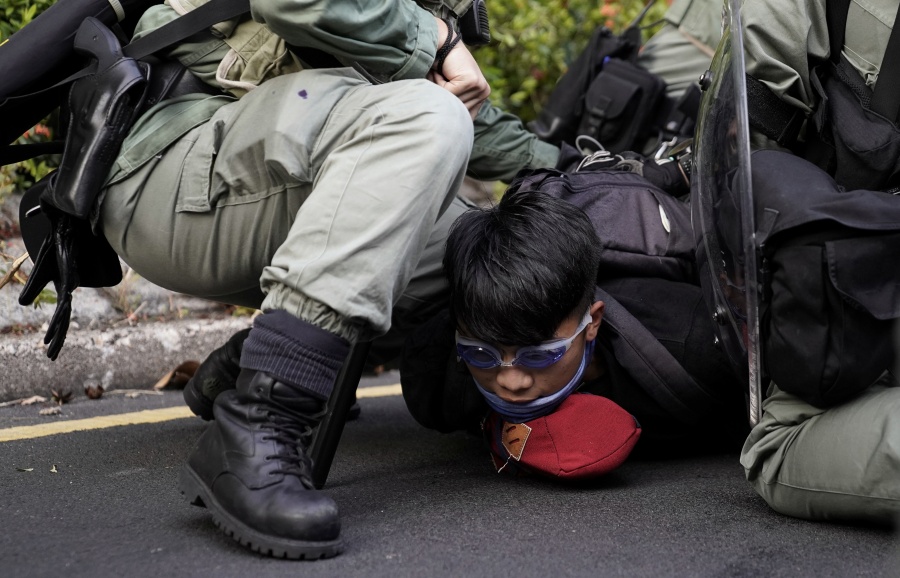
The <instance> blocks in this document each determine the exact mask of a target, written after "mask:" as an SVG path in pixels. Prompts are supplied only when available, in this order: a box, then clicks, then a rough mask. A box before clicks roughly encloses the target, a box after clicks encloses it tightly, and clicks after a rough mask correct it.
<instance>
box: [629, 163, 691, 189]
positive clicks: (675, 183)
mask: <svg viewBox="0 0 900 578" xmlns="http://www.w3.org/2000/svg"><path fill="white" fill-rule="evenodd" d="M620 156H621V157H622V158H623V159H625V161H626V162H629V164H631V166H632V170H631V172H634V173H638V174H639V175H641V176H643V177H644V178H645V179H647V180H648V181H650V182H651V183H653V184H654V185H656V186H657V187H659V188H660V189H662V190H663V191H665V192H667V193H669V194H670V195H672V196H673V197H680V196H682V195H686V194H688V193H690V192H691V184H690V182H689V181H688V178H687V175H685V174H684V172H683V171H682V169H681V167H680V166H679V164H678V162H677V161H674V160H667V161H666V162H664V163H662V164H659V163H658V162H657V161H656V160H654V159H651V158H647V157H645V156H643V155H641V154H638V153H635V152H624V153H621V154H620Z"/></svg>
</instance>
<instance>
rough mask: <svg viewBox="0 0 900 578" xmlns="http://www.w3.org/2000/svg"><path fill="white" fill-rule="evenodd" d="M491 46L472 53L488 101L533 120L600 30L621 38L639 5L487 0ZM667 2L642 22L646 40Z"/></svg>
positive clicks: (634, 1)
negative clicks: (487, 86) (483, 79)
mask: <svg viewBox="0 0 900 578" xmlns="http://www.w3.org/2000/svg"><path fill="white" fill-rule="evenodd" d="M486 2H487V8H488V13H489V16H490V22H491V36H492V38H493V40H492V42H491V44H490V45H488V46H484V47H481V48H478V49H475V50H474V51H473V53H474V55H475V58H476V60H477V61H478V64H479V65H480V66H481V70H482V72H483V73H484V75H485V77H486V78H487V80H488V82H489V83H490V85H491V91H492V92H491V101H492V102H494V103H496V104H499V105H500V106H501V107H502V108H504V109H506V110H508V111H509V112H512V113H515V114H517V115H518V116H519V117H521V118H522V119H523V120H524V121H529V120H531V119H533V118H534V117H535V116H536V114H537V112H538V111H540V109H541V106H542V105H543V103H544V102H546V101H547V99H548V97H549V96H550V93H551V92H552V90H553V87H554V86H555V84H556V81H557V80H558V79H559V78H560V76H562V74H563V73H564V72H565V71H566V69H567V67H568V66H569V64H571V63H572V62H573V61H574V60H575V59H576V58H577V57H578V55H579V54H580V53H581V51H582V50H583V49H584V47H585V46H586V45H587V42H588V39H590V36H591V33H592V32H593V31H594V29H595V28H597V27H598V26H606V27H607V28H610V29H612V30H613V31H614V32H621V31H622V30H623V29H624V28H625V27H626V26H628V24H630V23H631V22H632V21H633V20H634V19H635V17H637V15H638V14H639V13H640V12H641V10H642V9H643V7H644V1H643V0H606V1H604V0H486ZM670 3H671V0H656V1H655V2H653V5H652V6H651V7H650V10H649V11H648V12H647V14H646V15H645V16H644V18H643V19H642V20H641V25H642V27H644V30H643V32H644V39H645V40H646V39H648V38H649V37H650V35H652V33H653V32H655V31H656V30H657V29H658V28H659V27H660V25H661V24H660V20H661V19H662V17H663V14H664V13H665V11H666V9H667V8H668V5H669V4H670Z"/></svg>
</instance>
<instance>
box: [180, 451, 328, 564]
mask: <svg viewBox="0 0 900 578" xmlns="http://www.w3.org/2000/svg"><path fill="white" fill-rule="evenodd" d="M179 485H180V488H181V494H182V495H183V496H185V497H186V498H187V499H188V501H189V502H190V503H191V504H192V505H194V506H199V507H201V508H207V509H209V511H210V513H211V514H212V518H213V521H214V522H215V523H216V526H218V527H219V528H220V529H221V530H222V531H223V532H225V535H226V536H229V537H231V538H232V539H234V541H236V542H237V543H239V544H240V545H241V546H245V547H247V548H250V549H251V550H253V551H254V552H257V553H259V554H262V555H264V556H271V557H273V558H283V559H287V560H319V559H324V558H332V557H334V556H337V555H338V554H340V553H341V552H343V551H344V541H343V540H342V539H341V538H338V539H336V540H331V541H327V542H310V541H306V540H289V539H286V538H279V537H277V536H268V535H266V534H262V533H260V532H259V531H257V530H254V529H253V528H250V527H249V526H247V525H246V524H244V523H243V522H241V521H240V520H238V519H237V518H235V517H234V516H232V515H231V514H229V513H228V512H227V511H225V510H224V509H223V508H222V506H221V505H219V503H218V502H217V501H216V498H215V497H214V496H213V495H212V494H210V493H209V492H208V491H207V489H206V485H205V484H204V483H203V482H201V481H200V479H199V477H198V476H197V474H196V473H195V472H194V470H193V469H191V467H190V466H189V465H187V464H185V465H184V467H183V468H182V469H181V476H180V480H179Z"/></svg>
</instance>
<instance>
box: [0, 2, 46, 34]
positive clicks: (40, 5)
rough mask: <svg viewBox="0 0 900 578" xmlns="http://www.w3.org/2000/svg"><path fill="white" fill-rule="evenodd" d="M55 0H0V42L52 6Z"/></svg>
mask: <svg viewBox="0 0 900 578" xmlns="http://www.w3.org/2000/svg"><path fill="white" fill-rule="evenodd" d="M55 2H56V0H0V12H2V13H3V18H0V42H3V41H5V40H6V39H7V38H9V37H10V36H12V34H13V32H15V31H16V30H18V29H19V28H22V27H23V26H25V25H26V24H28V23H29V22H31V21H32V20H34V18H35V17H36V16H37V15H38V14H40V13H41V12H43V11H44V10H46V9H47V8H49V7H50V6H52V5H53V4H54V3H55Z"/></svg>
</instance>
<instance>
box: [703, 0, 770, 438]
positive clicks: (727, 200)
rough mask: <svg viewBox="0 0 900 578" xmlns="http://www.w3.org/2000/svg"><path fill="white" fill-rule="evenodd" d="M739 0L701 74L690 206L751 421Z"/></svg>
mask: <svg viewBox="0 0 900 578" xmlns="http://www.w3.org/2000/svg"><path fill="white" fill-rule="evenodd" d="M740 2H741V0H726V5H725V11H724V19H725V22H724V24H725V30H724V34H723V37H722V41H721V42H720V44H719V47H718V49H717V50H716V54H715V56H714V58H713V61H712V64H711V67H710V70H709V71H707V73H706V74H705V75H704V77H703V79H702V81H701V84H702V86H703V88H704V94H703V99H702V101H701V104H700V113H699V116H698V123H697V130H696V133H695V141H694V165H693V174H692V177H691V207H692V209H691V210H692V220H693V228H694V235H695V238H696V243H697V264H698V267H699V269H700V282H701V286H702V287H703V292H704V297H705V298H706V303H707V306H708V307H709V310H710V315H712V318H713V320H714V326H715V331H716V335H717V338H718V340H719V344H720V346H721V347H722V348H723V349H724V351H725V352H726V354H727V355H728V358H729V359H730V361H731V363H732V365H733V366H734V367H735V369H736V370H737V371H738V372H739V374H740V375H741V376H743V378H744V379H746V380H747V383H748V384H749V395H748V402H749V419H750V423H751V424H756V423H757V422H758V421H759V418H760V414H761V409H760V402H761V399H762V398H761V389H762V376H761V374H760V357H759V356H760V351H761V350H760V347H759V311H758V303H759V301H758V297H759V296H758V294H757V281H756V277H757V259H756V248H755V240H754V232H755V231H756V228H755V226H754V218H753V191H752V190H751V180H750V133H749V125H748V116H747V90H746V79H745V69H744V50H743V41H742V32H741V19H740Z"/></svg>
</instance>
